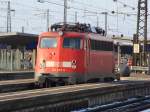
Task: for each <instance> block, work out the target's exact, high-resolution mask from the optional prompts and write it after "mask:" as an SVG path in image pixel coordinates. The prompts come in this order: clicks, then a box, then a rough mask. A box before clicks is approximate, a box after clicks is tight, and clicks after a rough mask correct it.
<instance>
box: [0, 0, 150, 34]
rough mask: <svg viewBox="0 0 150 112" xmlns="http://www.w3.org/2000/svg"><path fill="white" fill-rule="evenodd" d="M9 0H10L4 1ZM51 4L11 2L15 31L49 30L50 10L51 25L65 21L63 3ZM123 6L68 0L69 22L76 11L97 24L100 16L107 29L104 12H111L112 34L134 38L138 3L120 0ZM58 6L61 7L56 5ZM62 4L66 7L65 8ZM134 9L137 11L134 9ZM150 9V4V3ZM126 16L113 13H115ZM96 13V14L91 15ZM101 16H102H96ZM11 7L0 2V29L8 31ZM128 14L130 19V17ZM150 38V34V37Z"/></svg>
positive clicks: (25, 0) (60, 0) (52, 0)
mask: <svg viewBox="0 0 150 112" xmlns="http://www.w3.org/2000/svg"><path fill="white" fill-rule="evenodd" d="M0 1H6V0H0ZM44 1H49V2H50V3H47V2H45V3H39V2H37V0H11V9H15V13H14V12H12V14H11V15H12V31H18V32H19V31H21V27H22V26H24V28H25V32H26V33H36V34H38V33H40V32H43V31H46V14H45V12H46V10H47V9H50V24H54V23H56V22H61V21H63V0H44ZM120 1H121V2H123V3H124V4H126V5H127V7H124V6H123V4H121V3H116V2H113V0H68V21H69V22H74V21H75V12H77V15H78V21H79V22H85V23H90V24H92V25H97V16H98V22H99V26H100V27H102V28H104V26H105V18H104V15H102V14H100V13H101V12H108V13H109V15H108V33H109V34H111V35H112V34H115V35H120V34H124V35H126V36H132V35H133V33H135V32H136V21H137V16H136V15H132V14H136V13H137V1H138V0H120ZM56 4H57V5H56ZM61 5H62V6H61ZM133 7H134V8H135V10H133ZM149 7H150V4H149ZM117 10H118V12H119V13H120V12H121V13H126V14H119V15H117V14H111V11H115V12H117ZM91 12H92V13H91ZM96 13H98V14H96ZM6 15H7V4H6V3H3V2H1V3H0V21H1V24H0V30H1V31H5V30H6ZM127 15H128V16H127ZM149 26H150V18H149V17H148V31H149V29H150V27H149ZM148 35H149V36H150V33H149V34H148Z"/></svg>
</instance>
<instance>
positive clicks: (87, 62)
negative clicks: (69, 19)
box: [84, 39, 90, 78]
mask: <svg viewBox="0 0 150 112" xmlns="http://www.w3.org/2000/svg"><path fill="white" fill-rule="evenodd" d="M84 43H85V44H84V49H85V68H86V78H87V75H88V74H89V68H90V47H89V46H90V43H89V39H85V42H84Z"/></svg>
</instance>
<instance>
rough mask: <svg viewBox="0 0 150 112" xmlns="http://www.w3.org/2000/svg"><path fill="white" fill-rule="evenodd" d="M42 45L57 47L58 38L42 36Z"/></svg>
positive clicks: (42, 46)
mask: <svg viewBox="0 0 150 112" xmlns="http://www.w3.org/2000/svg"><path fill="white" fill-rule="evenodd" d="M40 47H41V48H56V47H57V39H56V38H48V37H43V38H41V42H40Z"/></svg>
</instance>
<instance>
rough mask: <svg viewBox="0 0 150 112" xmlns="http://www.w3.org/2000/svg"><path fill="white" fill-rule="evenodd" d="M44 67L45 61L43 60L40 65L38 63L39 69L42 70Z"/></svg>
mask: <svg viewBox="0 0 150 112" xmlns="http://www.w3.org/2000/svg"><path fill="white" fill-rule="evenodd" d="M45 67H46V61H45V60H43V61H42V62H41V63H40V68H41V69H43V68H45Z"/></svg>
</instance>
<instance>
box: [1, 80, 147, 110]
mask: <svg viewBox="0 0 150 112" xmlns="http://www.w3.org/2000/svg"><path fill="white" fill-rule="evenodd" d="M149 84H150V83H149V82H122V84H119V83H118V82H117V83H97V84H80V85H70V86H63V87H54V88H43V89H35V90H28V91H20V92H11V93H1V94H0V107H1V108H0V112H4V111H15V110H17V111H19V112H24V111H26V112H28V111H31V112H33V110H34V108H36V110H38V109H39V110H41V109H43V110H42V111H43V112H47V111H45V110H44V109H45V105H46V106H47V108H59V107H57V106H60V105H64V106H62V107H61V109H62V108H63V109H64V107H65V105H68V102H69V105H70V103H75V102H77V101H81V102H80V103H81V106H80V105H78V104H77V103H76V105H78V108H79V107H80V108H81V107H86V106H87V105H88V104H87V103H86V102H88V100H87V99H86V98H87V97H93V95H94V96H96V95H103V94H111V93H113V92H114V93H115V94H117V91H125V90H126V88H130V89H136V88H135V85H136V86H139V87H140V88H143V86H144V85H147V86H148V87H149ZM132 86H133V87H132ZM144 87H146V86H144ZM108 97H109V96H108ZM122 97H124V95H123V96H122ZM104 98H106V97H104ZM81 99H82V100H81ZM76 100H77V101H76ZM112 100H113V99H112ZM149 100H150V97H144V98H143V97H140V98H137V99H135V100H129V101H126V102H119V103H116V104H114V105H108V106H107V107H106V106H103V107H101V108H93V109H95V110H88V111H89V112H90V111H92V112H93V111H97V112H99V110H97V109H102V111H104V112H109V111H110V112H111V111H112V112H113V111H114V112H116V110H118V112H121V111H119V110H125V109H126V107H127V106H128V108H131V109H133V108H135V109H136V108H137V107H138V108H139V105H141V104H144V105H143V106H144V107H143V108H142V109H144V108H145V107H149V104H148V103H149V102H148V101H149ZM82 101H83V102H82ZM14 102H15V103H14ZM55 103H56V105H55ZM57 103H58V104H57ZM83 103H84V104H83ZM82 104H83V106H82ZM18 105H19V106H18ZM76 105H74V106H72V107H71V106H68V108H70V110H74V107H75V106H76ZM61 109H59V110H61ZM49 110H50V109H49ZM42 111H41V112H42ZM58 112H62V110H61V111H58ZM123 112H124V111H123ZM127 112H130V111H128V110H127Z"/></svg>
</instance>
